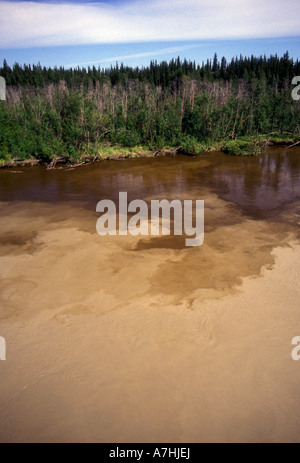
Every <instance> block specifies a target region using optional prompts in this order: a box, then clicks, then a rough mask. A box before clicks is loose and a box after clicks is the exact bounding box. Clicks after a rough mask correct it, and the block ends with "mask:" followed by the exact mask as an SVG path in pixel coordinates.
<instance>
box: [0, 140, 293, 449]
mask: <svg viewBox="0 0 300 463" xmlns="http://www.w3.org/2000/svg"><path fill="white" fill-rule="evenodd" d="M121 191H126V192H127V193H128V201H132V200H134V199H143V200H145V201H146V202H147V203H148V204H150V201H151V200H152V199H168V200H172V199H180V200H184V199H193V200H196V199H200V200H204V201H205V206H204V210H205V237H204V244H203V245H202V246H199V247H186V246H185V244H184V238H183V237H178V236H174V235H171V236H158V237H145V236H143V237H141V236H136V237H134V236H130V235H128V236H99V235H98V234H97V232H96V221H97V219H98V217H99V214H98V213H96V205H97V203H98V201H100V200H102V199H111V200H113V201H114V202H115V203H116V204H117V203H118V197H119V192H121ZM0 210H1V216H0V222H1V235H0V277H1V280H0V288H1V291H0V336H3V337H4V338H5V340H6V348H7V358H6V361H1V362H0V378H1V382H0V441H1V442H34V441H38V442H45V441H46V442H55V441H59V442H77V441H84V442H166V441H169V442H179V443H180V442H204V441H208V442H215V441H217V442H223V441H226V442H232V441H238V442H254V441H259V442H264V441H268V442H275V441H280V442H287V441H294V442H295V441H296V442H299V441H300V436H299V427H300V397H299V393H298V391H299V387H300V364H298V363H297V362H295V361H293V360H292V358H291V351H292V346H291V340H292V338H293V337H294V336H297V335H298V336H300V318H299V307H300V306H299V296H300V289H299V277H300V268H299V256H300V251H299V244H298V241H299V230H300V228H299V225H300V218H299V213H300V148H299V147H294V148H282V147H281V148H272V149H270V150H269V151H268V152H267V153H265V154H263V155H261V156H259V157H230V156H227V155H225V154H223V153H220V152H215V153H210V154H206V155H201V156H197V157H186V156H176V157H169V158H143V159H135V160H123V161H103V162H101V163H95V164H90V165H87V166H84V167H80V168H76V169H72V168H66V167H63V168H61V169H53V170H47V169H46V168H44V167H29V168H28V167H26V168H14V169H1V170H0Z"/></svg>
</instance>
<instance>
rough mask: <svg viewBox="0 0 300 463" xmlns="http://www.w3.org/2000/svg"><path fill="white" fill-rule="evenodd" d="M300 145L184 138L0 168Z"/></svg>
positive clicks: (7, 162) (269, 138) (10, 162)
mask: <svg viewBox="0 0 300 463" xmlns="http://www.w3.org/2000/svg"><path fill="white" fill-rule="evenodd" d="M298 144H300V137H291V136H289V135H288V134H277V133H275V134H269V135H261V136H259V137H254V136H252V137H242V138H239V139H236V140H227V141H224V140H223V141H220V142H212V143H199V142H197V141H196V140H195V139H193V138H192V137H187V138H186V139H185V140H184V141H183V142H182V144H181V146H163V147H149V146H142V145H138V146H134V147H129V148H127V147H122V146H119V145H114V146H113V145H110V144H109V145H100V146H99V147H98V148H97V150H95V149H93V150H92V151H91V152H87V151H84V152H78V153H74V155H73V156H70V155H66V156H54V157H53V158H52V159H49V160H45V159H44V158H41V159H39V158H38V157H31V158H28V159H21V158H18V157H12V156H9V155H8V156H6V158H5V159H0V168H1V167H2V168H3V167H16V166H35V165H38V164H43V165H46V166H47V168H48V169H52V168H57V167H60V166H72V167H80V166H84V165H86V164H88V163H91V162H96V161H108V160H112V161H118V160H124V159H136V158H142V157H158V156H175V155H176V154H184V155H187V156H197V155H200V154H204V153H210V152H213V151H223V152H224V153H226V154H228V155H232V156H258V155H259V154H261V153H263V152H265V151H266V150H267V149H268V147H270V146H281V145H282V146H290V147H291V146H296V145H298Z"/></svg>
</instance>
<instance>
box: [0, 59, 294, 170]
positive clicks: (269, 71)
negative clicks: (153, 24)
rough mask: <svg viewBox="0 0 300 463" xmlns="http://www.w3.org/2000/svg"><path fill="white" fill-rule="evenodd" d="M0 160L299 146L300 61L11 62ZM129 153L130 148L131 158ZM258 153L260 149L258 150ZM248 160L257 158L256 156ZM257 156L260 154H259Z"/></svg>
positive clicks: (1, 109)
mask: <svg viewBox="0 0 300 463" xmlns="http://www.w3.org/2000/svg"><path fill="white" fill-rule="evenodd" d="M0 75H1V76H3V77H4V78H5V79H6V84H7V92H6V93H7V99H6V101H1V102H0V159H1V160H2V163H3V162H8V161H11V160H12V159H39V160H43V161H45V162H51V161H52V160H53V159H57V158H65V159H69V160H71V161H75V160H77V159H79V158H86V159H88V158H90V157H93V158H96V157H101V153H107V152H108V151H107V150H108V149H112V148H113V147H117V148H120V149H121V148H122V147H123V148H126V149H128V151H129V152H130V150H131V151H132V150H134V149H135V147H140V149H149V150H159V149H163V148H166V147H168V148H172V147H174V148H175V147H180V148H181V149H182V150H183V151H186V152H188V153H191V154H192V153H200V152H202V151H205V150H207V149H209V148H211V147H215V146H219V147H224V148H225V149H226V147H229V151H230V148H232V151H233V152H234V153H235V154H242V153H243V150H242V149H241V150H240V148H242V147H243V144H244V145H245V143H246V144H247V143H250V141H251V140H252V141H251V143H252V142H253V140H259V139H261V138H264V139H267V138H269V137H273V138H276V137H279V138H280V137H282V138H289V139H293V140H298V139H299V137H300V102H299V101H294V100H293V99H292V97H291V92H292V88H293V87H292V85H291V81H292V79H293V77H294V76H298V75H300V63H299V61H298V60H297V61H296V62H295V61H293V59H290V57H289V54H288V53H286V54H285V55H284V56H283V57H280V58H279V57H278V56H271V57H269V58H267V57H266V56H264V57H262V56H261V57H258V58H256V57H254V56H251V57H250V58H247V57H246V58H245V57H242V56H240V58H235V59H232V60H231V61H229V62H227V61H226V59H225V58H224V57H223V58H222V59H221V61H219V60H218V57H217V55H215V56H214V58H213V60H207V62H206V63H204V62H203V63H202V65H196V63H195V62H190V61H187V60H181V59H180V58H178V59H176V60H174V59H173V60H171V61H170V62H169V63H167V62H165V61H163V62H161V63H157V62H156V61H155V62H151V63H150V65H149V66H148V67H143V68H135V69H133V68H131V67H127V66H124V65H123V64H121V65H118V63H116V65H115V66H114V67H111V68H109V69H100V68H98V69H96V67H92V68H90V67H88V68H87V69H85V68H76V69H64V68H63V67H60V68H56V67H55V68H46V67H42V66H40V65H33V66H30V65H23V66H21V65H19V64H17V63H16V64H14V66H13V67H12V68H11V67H10V66H8V64H7V62H6V61H4V62H3V65H2V67H0ZM125 151H126V150H125ZM252 151H253V150H252ZM250 154H251V153H250ZM252 154H253V153H252Z"/></svg>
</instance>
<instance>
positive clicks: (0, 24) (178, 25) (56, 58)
mask: <svg viewBox="0 0 300 463" xmlns="http://www.w3.org/2000/svg"><path fill="white" fill-rule="evenodd" d="M286 50H288V51H289V52H290V55H291V56H293V57H294V58H300V1H299V0H285V2H283V1H282V0H227V1H226V2H225V1H224V0H209V1H207V0H142V1H141V0H139V1H137V0H113V1H108V0H102V1H101V2H99V1H95V0H89V1H84V0H77V1H74V0H73V1H70V0H69V1H67V0H56V1H47V2H46V1H43V2H42V1H30V2H29V1H27V0H0V61H2V60H3V59H4V58H6V59H7V61H8V63H9V64H13V63H14V62H16V61H17V62H19V63H21V64H23V63H37V62H40V63H41V64H42V65H45V66H54V65H58V66H60V65H63V66H65V67H69V66H77V65H79V66H87V65H91V66H92V65H93V64H95V65H96V66H98V65H100V66H101V67H107V66H110V64H114V63H115V62H116V61H118V62H119V63H120V62H123V63H125V64H128V65H131V66H142V65H147V64H148V63H149V61H150V60H151V59H157V60H158V61H161V60H167V61H168V60H169V59H171V58H172V57H177V56H178V55H179V56H181V57H182V58H187V59H191V60H195V61H196V62H200V63H201V61H202V60H205V59H206V58H211V57H213V54H214V53H215V52H217V53H218V55H219V57H221V56H223V55H224V56H225V57H226V58H228V59H229V58H231V57H232V56H235V55H239V54H243V55H251V54H254V55H260V54H267V55H270V54H275V53H277V54H278V55H282V54H283V53H284V52H285V51H286Z"/></svg>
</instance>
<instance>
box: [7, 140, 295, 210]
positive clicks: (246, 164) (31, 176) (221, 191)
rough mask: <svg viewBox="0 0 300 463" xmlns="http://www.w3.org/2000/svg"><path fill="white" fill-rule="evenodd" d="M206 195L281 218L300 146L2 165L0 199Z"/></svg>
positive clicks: (291, 198)
mask: <svg viewBox="0 0 300 463" xmlns="http://www.w3.org/2000/svg"><path fill="white" fill-rule="evenodd" d="M120 191H127V192H128V200H132V199H145V200H149V199H152V198H168V199H175V198H176V197H180V198H183V197H184V198H185V199H189V198H195V197H197V198H198V199H205V197H206V195H207V194H208V193H215V194H217V195H218V197H219V198H220V199H223V200H225V201H229V202H232V203H234V204H235V205H236V206H238V208H239V210H240V212H241V213H242V214H246V215H248V216H249V217H251V218H252V219H268V218H272V219H276V218H278V214H279V213H280V212H283V211H284V210H286V209H287V208H289V207H290V206H291V204H293V202H295V201H296V200H298V199H299V198H300V148H299V147H295V148H291V149H286V148H273V149H271V150H269V151H268V152H267V153H266V154H263V155H261V156H260V157H234V156H227V155H225V154H223V153H219V152H216V153H212V154H208V155H201V156H198V157H195V158H191V157H185V156H176V157H171V158H153V159H149V158H145V159H136V160H125V161H104V162H101V163H97V164H92V165H88V166H85V167H82V168H77V169H71V170H70V169H67V168H63V169H56V170H47V169H45V168H44V167H28V168H22V169H20V168H18V169H17V170H15V169H2V170H0V200H1V201H5V202H11V201H24V202H47V203H49V202H50V203H59V202H62V203H66V202H69V203H70V204H71V203H74V202H75V203H76V202H80V203H81V204H83V203H84V204H85V206H87V207H88V209H89V210H91V211H95V207H96V204H97V202H98V201H100V200H101V199H105V198H107V199H113V200H115V201H116V202H117V201H118V194H119V192H120Z"/></svg>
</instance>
